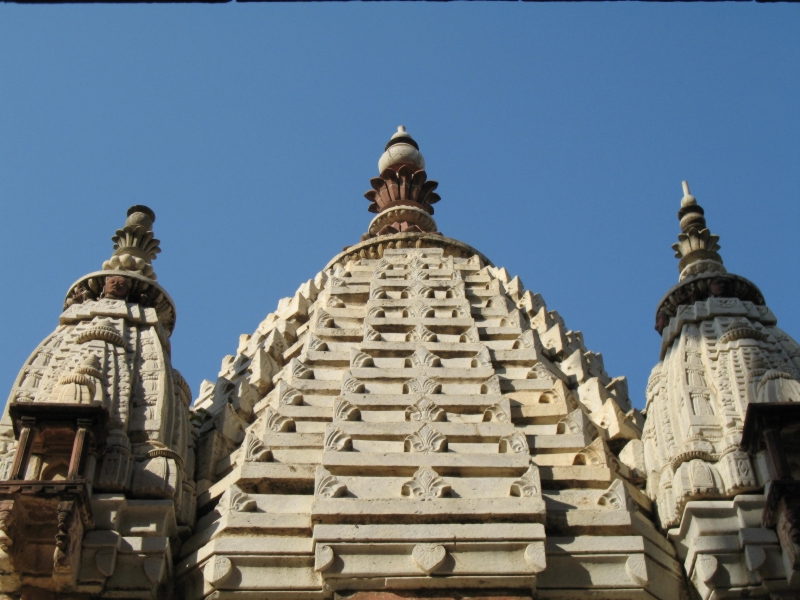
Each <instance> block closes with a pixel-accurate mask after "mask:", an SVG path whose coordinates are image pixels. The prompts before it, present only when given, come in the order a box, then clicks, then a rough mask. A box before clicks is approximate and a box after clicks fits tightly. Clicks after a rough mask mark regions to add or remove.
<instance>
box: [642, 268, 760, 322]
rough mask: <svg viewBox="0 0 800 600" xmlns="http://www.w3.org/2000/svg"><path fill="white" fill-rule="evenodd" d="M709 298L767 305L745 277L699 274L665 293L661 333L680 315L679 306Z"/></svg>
mask: <svg viewBox="0 0 800 600" xmlns="http://www.w3.org/2000/svg"><path fill="white" fill-rule="evenodd" d="M709 298H738V299H739V300H742V301H743V302H752V303H753V304H757V305H763V304H765V301H764V296H763V295H762V294H761V290H759V289H758V287H756V285H755V284H754V283H753V282H752V281H750V280H748V279H745V278H744V277H740V276H739V275H733V274H731V273H700V274H698V275H693V276H691V277H687V278H686V279H684V280H683V281H681V282H680V283H677V284H676V285H674V286H672V287H671V288H670V289H669V291H668V292H667V293H666V294H664V297H663V298H661V301H660V302H659V303H658V308H657V309H656V326H655V329H656V331H657V332H658V333H659V334H661V332H662V331H663V330H664V328H665V327H666V326H667V324H668V323H669V319H670V318H672V317H674V316H675V315H676V314H677V313H678V307H679V306H681V305H689V304H694V303H695V302H702V301H704V300H708V299H709Z"/></svg>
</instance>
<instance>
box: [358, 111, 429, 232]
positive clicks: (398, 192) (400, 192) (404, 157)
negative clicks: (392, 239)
mask: <svg viewBox="0 0 800 600" xmlns="http://www.w3.org/2000/svg"><path fill="white" fill-rule="evenodd" d="M378 170H379V171H380V175H379V176H378V177H374V178H373V179H370V183H371V184H372V189H371V190H370V191H368V192H367V193H366V194H364V196H365V197H366V198H367V200H369V201H370V203H371V204H370V206H369V212H373V213H379V214H378V216H377V217H375V219H373V221H372V223H371V224H370V228H369V232H368V233H367V234H366V237H375V236H378V235H389V234H393V233H403V232H422V233H425V232H435V231H436V223H435V222H434V220H433V219H432V218H431V216H430V215H432V214H433V206H432V205H433V204H435V203H436V202H438V201H439V200H440V199H441V198H440V197H439V194H436V193H434V190H435V189H436V188H437V187H438V185H439V183H438V182H436V181H428V175H427V173H425V159H424V158H423V157H422V153H420V151H419V145H418V144H417V142H416V141H414V138H412V137H411V135H410V134H409V133H408V132H407V131H406V128H405V127H404V126H402V125H400V126H399V127H398V128H397V133H395V134H394V135H393V136H392V137H391V139H390V140H389V142H388V143H387V144H386V149H385V152H384V153H383V155H382V156H381V158H380V160H379V161H378Z"/></svg>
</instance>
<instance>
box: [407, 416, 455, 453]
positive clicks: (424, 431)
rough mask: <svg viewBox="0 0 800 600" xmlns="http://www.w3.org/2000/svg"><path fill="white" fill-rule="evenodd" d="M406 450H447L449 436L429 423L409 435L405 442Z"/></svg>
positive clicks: (426, 451)
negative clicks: (445, 435)
mask: <svg viewBox="0 0 800 600" xmlns="http://www.w3.org/2000/svg"><path fill="white" fill-rule="evenodd" d="M403 450H404V451H405V452H421V453H423V454H428V453H429V452H447V438H446V437H444V436H443V435H442V434H441V433H439V432H438V431H436V430H435V429H434V428H433V427H431V426H430V425H428V424H427V423H426V424H424V425H423V426H422V427H420V428H419V429H418V430H417V431H415V432H414V433H412V434H411V435H409V436H407V437H406V439H405V442H404V443H403Z"/></svg>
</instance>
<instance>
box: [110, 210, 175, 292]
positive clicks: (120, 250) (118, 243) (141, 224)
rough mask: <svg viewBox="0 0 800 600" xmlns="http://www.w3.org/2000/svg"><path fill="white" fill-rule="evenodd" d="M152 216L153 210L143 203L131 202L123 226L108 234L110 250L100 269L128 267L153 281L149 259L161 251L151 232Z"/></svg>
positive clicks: (154, 275) (125, 269) (153, 258)
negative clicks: (110, 252) (112, 244)
mask: <svg viewBox="0 0 800 600" xmlns="http://www.w3.org/2000/svg"><path fill="white" fill-rule="evenodd" d="M155 220H156V214H155V213H154V212H153V211H152V210H151V209H150V208H148V207H147V206H142V205H136V206H131V207H130V208H129V209H128V218H127V219H126V221H125V226H124V227H123V228H122V229H117V233H116V235H114V236H113V237H112V238H111V241H112V242H114V254H112V255H111V258H109V259H108V260H107V261H105V262H104V263H103V270H104V271H113V270H116V271H130V272H132V273H139V274H140V275H144V276H145V277H147V278H149V279H152V280H153V281H155V280H156V274H155V273H154V272H153V265H152V261H153V260H155V258H156V255H157V254H158V253H159V252H161V248H159V244H160V243H161V242H159V240H157V239H156V238H155V237H154V236H153V222H154V221H155Z"/></svg>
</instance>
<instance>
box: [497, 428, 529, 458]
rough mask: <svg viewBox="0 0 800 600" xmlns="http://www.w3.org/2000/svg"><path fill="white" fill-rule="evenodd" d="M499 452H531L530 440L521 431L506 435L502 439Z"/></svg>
mask: <svg viewBox="0 0 800 600" xmlns="http://www.w3.org/2000/svg"><path fill="white" fill-rule="evenodd" d="M499 451H500V453H501V454H502V453H506V452H514V453H515V454H521V453H523V452H530V448H529V447H528V438H527V437H526V436H525V434H524V433H522V432H521V431H515V432H514V433H510V434H509V435H504V436H503V437H501V438H500V444H499Z"/></svg>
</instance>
